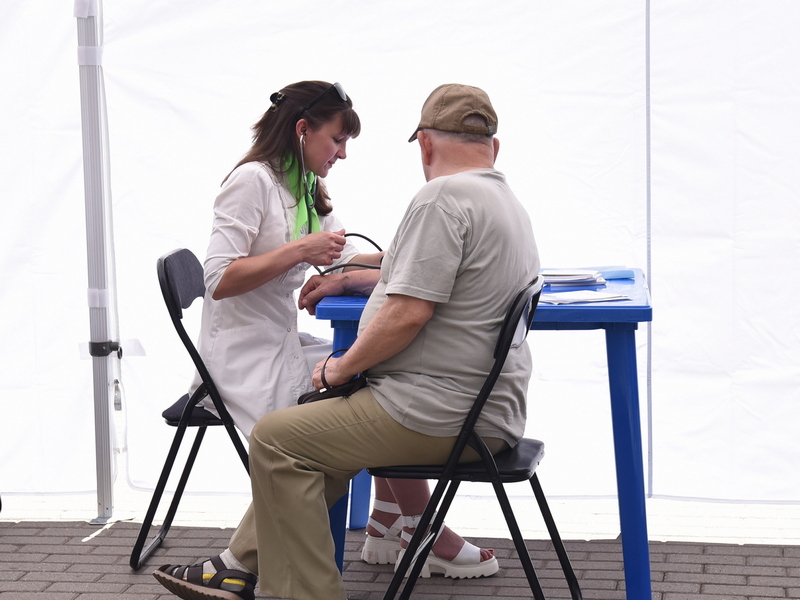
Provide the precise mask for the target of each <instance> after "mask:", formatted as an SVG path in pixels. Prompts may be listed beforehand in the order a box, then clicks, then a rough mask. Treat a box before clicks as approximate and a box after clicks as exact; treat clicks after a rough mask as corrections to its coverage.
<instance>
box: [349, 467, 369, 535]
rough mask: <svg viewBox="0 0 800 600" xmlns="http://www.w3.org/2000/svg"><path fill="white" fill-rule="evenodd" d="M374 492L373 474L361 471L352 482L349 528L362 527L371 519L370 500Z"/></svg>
mask: <svg viewBox="0 0 800 600" xmlns="http://www.w3.org/2000/svg"><path fill="white" fill-rule="evenodd" d="M371 492H372V476H370V474H369V473H367V472H366V471H361V472H360V473H359V474H358V475H356V476H355V477H354V478H353V480H352V481H351V482H350V522H349V524H348V528H349V529H362V528H364V527H366V526H367V520H368V519H369V500H370V497H371Z"/></svg>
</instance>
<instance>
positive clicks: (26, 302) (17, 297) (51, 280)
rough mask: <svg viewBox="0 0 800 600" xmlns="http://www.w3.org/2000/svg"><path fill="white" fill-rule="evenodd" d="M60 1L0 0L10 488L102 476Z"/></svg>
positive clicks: (72, 54) (3, 370) (0, 226)
mask: <svg viewBox="0 0 800 600" xmlns="http://www.w3.org/2000/svg"><path fill="white" fill-rule="evenodd" d="M58 8H62V7H58V6H57V5H56V3H50V4H49V6H48V5H46V3H40V2H25V3H6V4H4V5H3V7H2V9H0V15H2V18H1V19H0V23H2V24H0V56H2V57H3V60H0V82H2V83H0V106H2V111H0V130H2V132H3V133H2V136H3V141H2V143H0V186H1V187H2V190H3V198H4V200H5V201H4V203H3V204H4V209H3V210H4V214H3V217H2V218H0V273H2V277H3V285H2V290H1V291H0V314H2V315H3V317H2V320H1V321H0V323H2V325H0V328H1V330H0V339H2V341H3V348H2V351H1V352H2V358H1V359H0V365H2V366H0V374H2V376H1V377H0V388H1V389H0V406H2V414H3V417H2V418H1V419H0V493H3V494H6V493H8V492H13V491H23V492H47V491H75V490H87V489H93V488H94V486H95V482H96V473H95V466H94V465H95V461H94V457H95V450H94V418H93V405H92V364H91V361H89V360H81V358H80V353H79V351H78V344H79V343H80V342H88V340H89V314H88V308H87V293H86V289H87V287H88V285H87V269H86V236H85V224H84V209H83V169H82V164H81V161H82V151H81V123H80V118H81V107H80V89H79V82H78V66H77V50H76V47H77V33H76V24H75V19H74V18H73V17H72V6H71V5H64V6H63V10H58ZM59 455H61V456H62V457H63V461H62V460H60V459H59ZM65 465H69V468H68V469H65Z"/></svg>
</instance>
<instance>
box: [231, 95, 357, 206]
mask: <svg viewBox="0 0 800 600" xmlns="http://www.w3.org/2000/svg"><path fill="white" fill-rule="evenodd" d="M271 99H272V106H270V107H269V109H268V110H267V112H265V113H264V115H263V116H262V117H261V119H260V120H259V121H258V123H256V124H255V125H253V145H252V146H251V148H250V150H249V151H248V152H247V154H245V156H244V158H242V160H240V161H239V163H238V164H237V165H236V167H239V166H241V165H243V164H245V163H248V162H263V163H266V164H268V165H269V166H270V167H271V168H272V169H273V171H275V172H276V173H278V174H279V175H280V176H282V177H285V176H286V169H285V167H284V165H283V160H282V158H283V157H284V156H286V155H291V156H293V157H294V158H295V159H296V160H298V161H299V160H300V141H299V139H298V138H297V133H296V131H295V125H296V124H297V122H298V121H299V120H300V119H301V118H304V119H305V120H306V121H308V126H309V127H310V128H311V129H313V130H316V129H319V128H320V127H322V125H324V124H325V123H328V122H329V121H332V120H333V119H335V118H336V117H337V116H338V115H341V116H342V132H343V133H344V134H345V135H349V136H350V137H353V138H354V137H357V136H358V134H359V133H361V121H360V120H359V118H358V115H357V114H356V111H354V110H353V102H352V101H351V100H350V98H349V97H348V98H347V100H346V101H345V100H342V98H341V96H339V93H338V92H337V90H336V89H334V88H333V86H332V85H331V84H330V83H327V82H325V81H300V82H298V83H293V84H291V85H287V86H286V87H284V88H281V90H280V91H279V92H278V93H277V94H273V95H272V97H271ZM315 99H316V102H314V105H313V106H312V107H311V108H309V109H308V110H304V108H305V107H306V106H308V105H309V104H310V103H311V102H313V101H314V100H315ZM236 167H234V169H235V168H236ZM300 175H301V176H302V173H301V174H300ZM225 179H227V177H226V178H225ZM223 183H224V182H223ZM298 183H300V182H298ZM314 207H315V208H316V210H317V213H318V214H320V215H327V214H328V213H330V212H331V204H330V197H329V196H328V192H327V190H326V189H325V185H324V184H323V183H322V180H321V179H318V180H317V191H316V194H315V195H314Z"/></svg>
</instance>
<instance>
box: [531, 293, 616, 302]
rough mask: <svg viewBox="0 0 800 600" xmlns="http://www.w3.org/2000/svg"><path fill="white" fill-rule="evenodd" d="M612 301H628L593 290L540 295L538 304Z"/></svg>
mask: <svg viewBox="0 0 800 600" xmlns="http://www.w3.org/2000/svg"><path fill="white" fill-rule="evenodd" d="M614 300H630V298H629V297H628V296H625V295H623V294H612V293H611V292H598V291H594V290H576V291H574V292H558V293H556V294H542V295H541V297H540V298H539V302H544V303H546V304H579V303H581V302H613V301H614Z"/></svg>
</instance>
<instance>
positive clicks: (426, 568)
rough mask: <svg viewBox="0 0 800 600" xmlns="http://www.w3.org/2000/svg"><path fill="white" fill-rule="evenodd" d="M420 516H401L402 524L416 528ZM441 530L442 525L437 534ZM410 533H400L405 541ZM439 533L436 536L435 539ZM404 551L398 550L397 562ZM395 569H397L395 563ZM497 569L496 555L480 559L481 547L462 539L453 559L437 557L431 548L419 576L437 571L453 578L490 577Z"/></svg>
mask: <svg viewBox="0 0 800 600" xmlns="http://www.w3.org/2000/svg"><path fill="white" fill-rule="evenodd" d="M434 516H435V514H434ZM421 517H422V515H416V516H413V517H403V526H404V527H408V528H409V529H416V528H417V524H418V523H419V521H420V518H421ZM442 531H444V526H443V527H442V530H441V531H439V535H441V534H442ZM411 535H412V534H410V533H407V532H405V531H403V532H402V533H401V536H402V538H403V539H404V540H405V541H406V543H408V542H410V541H411ZM439 535H437V536H436V538H437V539H438V538H439ZM433 543H434V544H435V543H436V540H434V541H433ZM404 553H405V548H403V549H402V550H400V552H399V554H398V557H397V562H398V563H399V562H400V559H401V558H402V555H403V554H404ZM413 566H414V561H411V566H410V567H409V571H410V570H411V568H412V567H413ZM395 570H397V565H396V564H395ZM499 570H500V565H499V564H498V562H497V557H495V556H493V557H492V558H490V559H488V560H484V561H481V549H480V548H478V547H477V546H475V545H474V544H470V543H469V542H468V541H467V540H464V545H463V546H461V550H459V551H458V554H457V555H456V557H455V558H454V559H453V560H445V559H443V558H439V557H438V556H436V554H434V553H433V550H431V551H430V552H429V553H428V558H427V559H426V560H425V564H424V565H423V566H422V571H420V574H419V576H420V577H423V578H427V577H430V576H431V573H438V574H440V575H444V576H445V577H451V578H453V579H469V578H472V577H491V576H492V575H494V574H495V573H497V571H499Z"/></svg>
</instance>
